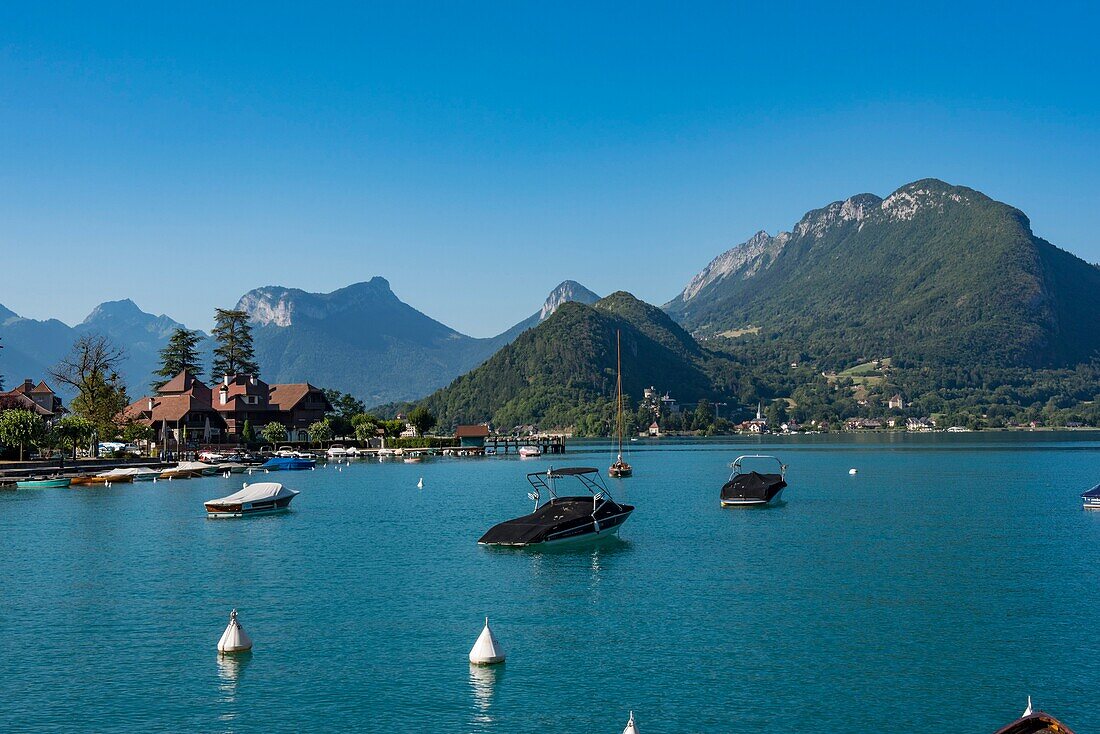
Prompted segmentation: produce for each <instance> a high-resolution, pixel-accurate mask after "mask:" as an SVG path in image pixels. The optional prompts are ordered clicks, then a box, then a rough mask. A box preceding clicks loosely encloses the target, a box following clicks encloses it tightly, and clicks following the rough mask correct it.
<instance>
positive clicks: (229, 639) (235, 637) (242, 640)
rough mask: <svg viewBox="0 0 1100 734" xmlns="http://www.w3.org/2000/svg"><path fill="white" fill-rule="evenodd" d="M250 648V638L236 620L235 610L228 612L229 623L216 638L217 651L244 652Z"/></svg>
mask: <svg viewBox="0 0 1100 734" xmlns="http://www.w3.org/2000/svg"><path fill="white" fill-rule="evenodd" d="M251 649H252V638H250V637H249V636H248V633H246V632H245V631H244V627H241V623H240V622H238V621H237V610H236V609H234V610H233V611H232V612H230V613H229V625H228V626H227V627H226V628H225V632H222V637H221V639H220V640H218V652H245V651H246V650H251Z"/></svg>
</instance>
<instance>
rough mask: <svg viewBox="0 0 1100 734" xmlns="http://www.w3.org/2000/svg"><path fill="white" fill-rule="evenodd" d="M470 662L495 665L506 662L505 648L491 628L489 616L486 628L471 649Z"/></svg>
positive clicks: (486, 620) (486, 619)
mask: <svg viewBox="0 0 1100 734" xmlns="http://www.w3.org/2000/svg"><path fill="white" fill-rule="evenodd" d="M470 662H471V663H473V664H474V665H495V664H496V663H503V662H504V648H503V647H501V646H500V642H498V641H497V638H496V636H495V635H493V631H492V630H491V629H489V618H488V617H486V618H485V628H484V629H483V630H481V634H480V635H478V638H477V642H475V643H474V646H473V649H471V650H470Z"/></svg>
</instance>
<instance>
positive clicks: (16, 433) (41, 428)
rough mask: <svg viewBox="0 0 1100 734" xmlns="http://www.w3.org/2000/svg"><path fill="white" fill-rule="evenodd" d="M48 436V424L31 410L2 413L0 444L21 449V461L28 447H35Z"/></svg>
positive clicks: (0, 415)
mask: <svg viewBox="0 0 1100 734" xmlns="http://www.w3.org/2000/svg"><path fill="white" fill-rule="evenodd" d="M45 435H46V424H45V423H43V422H42V419H41V418H39V417H38V416H36V415H35V414H34V413H32V412H31V411H29V410H6V411H4V412H3V413H0V442H3V443H4V444H5V445H7V446H18V447H19V460H20V461H22V460H23V457H24V455H25V454H26V450H27V446H31V445H34V444H35V443H37V442H38V441H40V440H42V438H43V437H44V436H45Z"/></svg>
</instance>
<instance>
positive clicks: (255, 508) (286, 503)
mask: <svg viewBox="0 0 1100 734" xmlns="http://www.w3.org/2000/svg"><path fill="white" fill-rule="evenodd" d="M296 496H297V495H291V496H289V497H281V498H279V499H277V500H273V501H270V502H245V503H243V504H233V505H229V504H224V505H223V504H218V503H215V502H207V503H206V505H205V506H206V516H207V517H252V516H254V515H274V514H275V513H278V512H286V511H287V510H289V509H290V501H291V500H292V499H294V498H295V497H296Z"/></svg>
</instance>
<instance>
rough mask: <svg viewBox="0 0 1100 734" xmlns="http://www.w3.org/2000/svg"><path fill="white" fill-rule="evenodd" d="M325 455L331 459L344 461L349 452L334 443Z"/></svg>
mask: <svg viewBox="0 0 1100 734" xmlns="http://www.w3.org/2000/svg"><path fill="white" fill-rule="evenodd" d="M325 455H326V456H328V458H330V459H343V458H344V457H346V456H347V455H348V450H347V449H346V448H344V447H343V446H341V445H340V444H338V443H334V444H333V445H331V446H329V447H328V451H326V452H325Z"/></svg>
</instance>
